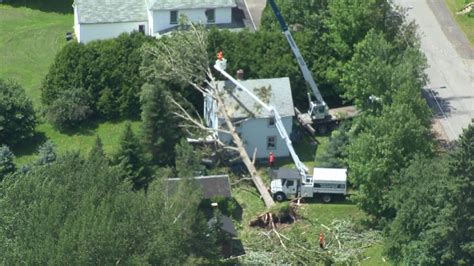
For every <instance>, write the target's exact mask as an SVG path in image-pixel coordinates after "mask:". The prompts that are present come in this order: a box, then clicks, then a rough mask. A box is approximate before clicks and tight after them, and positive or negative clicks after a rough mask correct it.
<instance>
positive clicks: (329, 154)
mask: <svg viewBox="0 0 474 266" xmlns="http://www.w3.org/2000/svg"><path fill="white" fill-rule="evenodd" d="M350 128H351V124H350V122H348V121H347V122H343V123H342V124H341V125H340V126H339V128H338V129H337V130H334V131H333V132H332V133H331V137H330V138H329V143H328V145H327V148H326V152H325V153H323V155H322V156H321V158H316V160H317V161H319V162H321V166H322V167H329V168H334V167H336V168H337V167H344V166H346V164H345V162H344V159H345V156H344V149H345V148H346V146H347V145H348V144H349V137H350V136H349V130H350Z"/></svg>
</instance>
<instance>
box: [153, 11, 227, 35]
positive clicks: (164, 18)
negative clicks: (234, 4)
mask: <svg viewBox="0 0 474 266" xmlns="http://www.w3.org/2000/svg"><path fill="white" fill-rule="evenodd" d="M170 13H171V11H170V10H154V11H153V18H152V19H151V20H150V24H151V23H152V22H151V21H153V25H152V26H151V28H152V29H153V33H156V32H159V31H162V30H166V29H169V28H171V27H174V26H176V24H170ZM181 15H184V16H186V17H187V18H188V19H189V21H191V22H201V23H207V17H206V9H183V10H178V20H179V17H180V16H181ZM215 19H216V22H215V23H216V24H221V23H231V22H232V8H216V9H215Z"/></svg>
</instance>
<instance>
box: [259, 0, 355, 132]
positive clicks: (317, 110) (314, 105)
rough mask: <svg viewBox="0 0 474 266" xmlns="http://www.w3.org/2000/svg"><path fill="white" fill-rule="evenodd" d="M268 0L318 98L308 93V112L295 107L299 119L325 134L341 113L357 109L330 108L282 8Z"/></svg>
mask: <svg viewBox="0 0 474 266" xmlns="http://www.w3.org/2000/svg"><path fill="white" fill-rule="evenodd" d="M268 2H269V4H270V6H271V8H272V10H273V12H274V13H275V17H276V19H277V21H278V23H279V24H280V26H281V28H282V30H283V33H284V34H285V37H286V40H287V41H288V44H289V45H290V48H291V51H292V52H293V55H294V56H295V58H296V61H298V65H299V67H300V69H301V72H302V73H303V77H304V80H305V81H306V83H308V85H309V87H310V88H311V91H312V92H313V95H314V96H315V98H316V99H315V100H314V101H312V100H311V96H310V94H309V93H308V101H309V109H308V112H307V113H301V112H300V111H299V110H298V109H296V108H295V111H296V114H297V118H298V121H299V122H300V123H301V124H302V125H303V126H304V127H307V125H310V124H312V123H313V122H314V123H316V126H317V129H318V131H319V133H322V134H324V133H326V131H327V129H328V126H330V124H331V123H334V122H338V121H339V120H340V118H341V114H343V116H345V117H347V118H351V117H353V116H355V115H356V110H355V107H353V106H349V107H341V108H335V109H329V107H328V105H327V104H326V102H325V101H324V99H323V97H322V96H321V92H320V91H319V89H318V86H317V85H316V82H315V81H314V79H313V75H312V74H311V71H310V70H309V69H308V66H307V65H306V62H305V61H304V58H303V56H302V55H301V52H300V49H299V48H298V46H297V45H296V42H295V40H294V39H293V36H292V35H291V32H290V31H289V29H288V26H287V25H286V22H285V20H284V19H283V16H282V15H281V13H280V9H279V8H278V6H277V5H276V3H275V1H274V0H268ZM309 130H310V131H314V129H312V128H311V127H309ZM312 133H314V132H312Z"/></svg>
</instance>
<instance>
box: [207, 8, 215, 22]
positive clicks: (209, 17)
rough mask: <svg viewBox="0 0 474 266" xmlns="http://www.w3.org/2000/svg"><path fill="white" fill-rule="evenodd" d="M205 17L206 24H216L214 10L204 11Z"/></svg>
mask: <svg viewBox="0 0 474 266" xmlns="http://www.w3.org/2000/svg"><path fill="white" fill-rule="evenodd" d="M206 17H207V23H215V22H216V10H215V9H208V10H206Z"/></svg>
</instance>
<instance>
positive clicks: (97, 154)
mask: <svg viewBox="0 0 474 266" xmlns="http://www.w3.org/2000/svg"><path fill="white" fill-rule="evenodd" d="M89 158H91V159H93V158H95V159H106V156H105V153H104V147H103V144H102V139H101V138H100V137H99V136H97V137H96V139H95V143H94V146H93V147H92V149H91V151H90V152H89Z"/></svg>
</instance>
